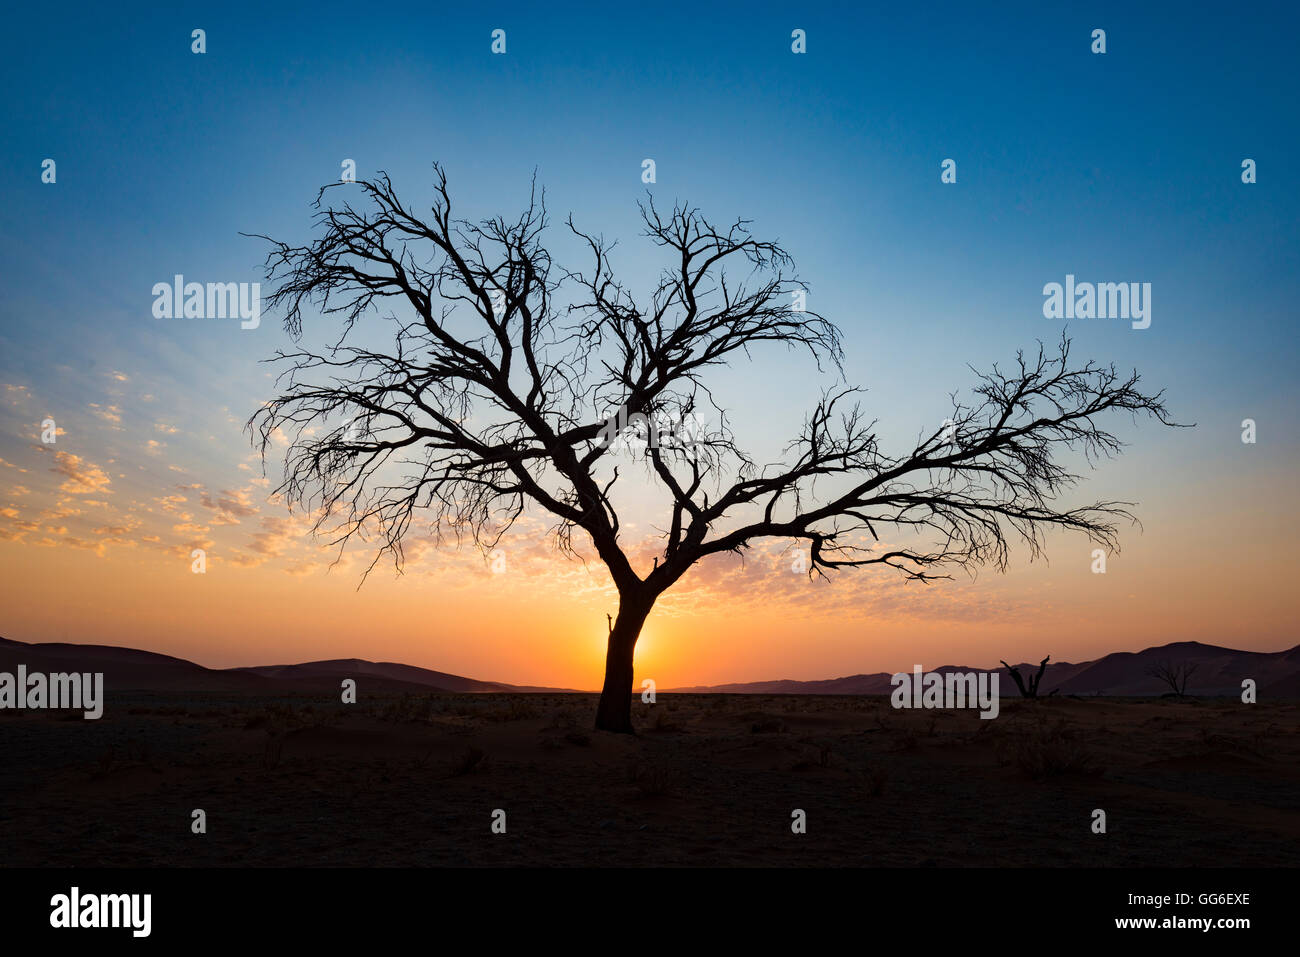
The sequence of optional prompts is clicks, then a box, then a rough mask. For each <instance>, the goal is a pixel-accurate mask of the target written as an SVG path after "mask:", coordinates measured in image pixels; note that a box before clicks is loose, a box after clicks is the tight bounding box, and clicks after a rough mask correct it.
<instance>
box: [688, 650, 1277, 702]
mask: <svg viewBox="0 0 1300 957" xmlns="http://www.w3.org/2000/svg"><path fill="white" fill-rule="evenodd" d="M1157 662H1169V663H1171V664H1175V665H1179V664H1183V663H1184V662H1190V663H1192V664H1194V665H1195V666H1196V671H1195V672H1194V673H1193V674H1192V677H1191V679H1190V681H1189V682H1188V685H1187V693H1188V694H1193V695H1195V694H1200V695H1234V696H1235V695H1239V694H1240V693H1241V682H1242V680H1243V679H1245V678H1253V679H1254V681H1255V685H1256V689H1257V691H1258V692H1259V694H1261V695H1266V696H1268V697H1272V698H1296V697H1300V645H1296V646H1295V647H1294V648H1290V649H1288V650H1286V651H1272V652H1269V651H1238V650H1237V649H1235V648H1220V647H1218V646H1217V645H1206V644H1202V643H1201V642H1199V641H1176V642H1173V643H1171V644H1168V645H1160V646H1158V647H1155V648H1147V649H1145V650H1144V651H1138V652H1132V651H1116V652H1112V653H1111V654H1109V655H1106V656H1105V657H1104V658H1098V659H1097V660H1096V661H1082V662H1079V663H1077V664H1072V663H1070V662H1067V661H1061V662H1051V663H1049V664H1048V666H1047V670H1046V671H1045V672H1044V674H1043V681H1042V684H1041V685H1040V686H1039V694H1040V695H1047V694H1051V693H1052V692H1053V691H1057V692H1059V693H1060V694H1075V695H1094V694H1102V695H1140V696H1147V695H1159V694H1163V693H1164V692H1166V691H1168V690H1169V686H1168V685H1166V684H1164V683H1163V682H1161V681H1160V680H1159V679H1157V678H1153V677H1151V676H1150V675H1149V674H1147V672H1148V670H1149V669H1150V668H1151V667H1152V666H1153V665H1155V664H1156V663H1157ZM1016 667H1017V668H1019V669H1020V673H1021V674H1022V675H1027V674H1028V675H1032V674H1036V673H1037V671H1038V663H1037V662H1034V663H1032V664H1030V663H1027V662H1022V663H1021V664H1019V665H1016ZM899 670H900V671H910V670H911V666H908V667H905V668H900V669H899ZM925 670H926V671H937V672H941V673H943V674H947V673H948V672H953V671H956V672H969V671H990V670H998V671H1001V672H1002V673H1003V675H1004V677H1005V675H1006V669H1005V668H1002V667H1001V666H998V667H997V668H996V669H989V668H971V667H968V666H965V665H944V666H943V667H941V668H930V667H928V666H926V668H925ZM893 674H894V673H892V672H891V673H885V672H880V673H879V674H869V675H850V676H848V677H845V678H830V679H827V680H824V681H789V680H786V681H755V682H749V683H743V684H726V685H711V686H696V687H690V688H674V689H668V690H672V691H682V692H714V693H719V692H731V693H738V694H865V695H871V694H889V693H890V692H891V691H892V690H893V686H892V685H891V684H890V679H891V678H892V677H893ZM1000 691H1001V693H1002V695H1003V696H1004V697H1016V696H1017V695H1018V694H1019V693H1018V692H1017V691H1016V688H1015V684H1014V683H1013V682H1011V681H1010V680H1007V681H1006V682H1005V683H1003V684H1002V686H1001V688H1000Z"/></svg>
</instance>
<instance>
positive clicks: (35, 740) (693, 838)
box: [0, 694, 1300, 867]
mask: <svg viewBox="0 0 1300 957" xmlns="http://www.w3.org/2000/svg"><path fill="white" fill-rule="evenodd" d="M594 708H595V699H594V696H589V695H558V694H556V695H546V694H543V695H386V696H385V695H380V696H372V697H370V698H363V701H362V702H361V703H359V704H356V705H351V706H345V705H341V704H337V703H332V702H329V701H327V700H326V699H325V698H323V697H322V698H307V697H302V698H277V699H266V698H248V697H244V698H240V697H231V696H229V695H227V696H215V695H214V696H210V697H196V696H188V697H186V696H179V695H172V696H168V695H148V696H146V695H138V696H133V697H132V696H123V697H117V698H113V697H110V698H109V702H108V706H107V709H106V713H105V716H104V718H102V719H101V720H99V721H85V720H82V719H81V717H80V715H79V714H77V715H75V716H70V715H68V714H50V713H38V714H33V713H20V712H13V711H6V712H0V754H3V755H4V760H3V763H2V766H0V860H2V861H3V862H4V864H5V865H7V866H24V865H60V866H123V865H132V866H176V865H179V866H222V865H229V866H241V865H242V866H247V865H252V866H289V865H306V866H316V865H325V866H375V865H380V866H385V865H417V866H420V865H429V866H444V865H452V866H475V865H488V866H500V865H512V864H523V865H533V866H547V865H614V866H637V865H684V866H693V865H714V866H718V865H724V866H730V865H740V866H803V865H847V866H905V867H909V866H923V867H924V866H938V867H953V866H957V867H960V866H1002V865H1010V866H1038V867H1041V866H1060V867H1066V866H1102V867H1132V866H1247V865H1265V866H1290V867H1294V866H1297V865H1300V760H1298V759H1300V703H1295V702H1286V703H1273V704H1257V705H1243V704H1239V703H1236V702H1234V701H1231V700H1227V699H1202V700H1186V701H1180V700H1172V699H1165V700H1161V699H1141V700H1138V699H1118V698H1059V697H1058V698H1053V699H1050V700H1046V701H1042V702H1037V703H1033V702H1020V701H1017V700H1014V699H1013V700H1007V699H1004V700H1003V705H1002V714H1001V716H1000V717H999V718H997V719H995V720H992V721H988V720H983V721H982V720H980V719H979V718H978V717H977V714H976V713H975V712H952V711H948V712H943V711H938V712H936V711H910V712H909V711H895V710H893V709H891V708H890V706H889V703H888V700H887V699H885V698H866V697H830V696H754V695H662V694H661V695H660V696H659V699H658V702H657V703H656V704H654V705H645V704H642V703H640V702H639V701H637V702H636V703H635V705H634V708H635V718H634V720H635V721H636V723H637V725H638V727H639V728H640V729H641V730H640V734H639V735H637V736H636V737H629V736H620V735H609V734H604V733H597V732H594V731H591V730H590V725H591V720H592V715H593V714H594ZM195 808H202V809H203V810H204V811H205V812H206V814H207V833H206V834H202V835H199V834H193V833H191V811H192V810H193V809H195ZM498 808H500V809H503V810H504V811H505V812H506V833H505V834H493V833H492V831H491V824H492V814H493V811H494V810H495V809H498ZM1096 808H1101V809H1103V810H1104V811H1105V812H1106V816H1107V821H1106V823H1107V833H1105V834H1094V833H1092V830H1091V824H1092V812H1093V810H1094V809H1096ZM795 809H802V810H803V811H805V812H806V816H807V833H804V834H795V833H792V831H791V820H792V818H791V814H792V811H794V810H795Z"/></svg>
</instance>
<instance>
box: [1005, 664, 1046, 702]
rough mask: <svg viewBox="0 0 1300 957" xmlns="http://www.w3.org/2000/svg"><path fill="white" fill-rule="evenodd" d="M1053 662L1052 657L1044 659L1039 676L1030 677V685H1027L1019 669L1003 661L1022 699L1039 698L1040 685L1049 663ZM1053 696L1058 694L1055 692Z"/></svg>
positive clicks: (1039, 669)
mask: <svg viewBox="0 0 1300 957" xmlns="http://www.w3.org/2000/svg"><path fill="white" fill-rule="evenodd" d="M1051 660H1052V656H1051V655H1048V656H1047V657H1046V658H1044V659H1043V660H1042V661H1040V662H1039V663H1038V674H1036V675H1030V677H1029V684H1028V685H1026V684H1025V679H1024V678H1022V677H1020V669H1019V668H1013V667H1012V666H1011V665H1009V664H1007V663H1006V662H1005V661H1003V662H1002V664H1003V666H1004V667H1005V668H1006V669H1007V673H1008V674H1009V675H1011V680H1012V681H1014V682H1015V683H1016V687H1017V688H1018V689H1019V690H1020V697H1022V698H1037V697H1038V685H1039V683H1040V682H1041V681H1042V680H1043V673H1044V672H1045V671H1047V663H1048V662H1049V661H1051ZM1052 694H1056V692H1055V691H1053V692H1052ZM1049 697H1050V695H1049Z"/></svg>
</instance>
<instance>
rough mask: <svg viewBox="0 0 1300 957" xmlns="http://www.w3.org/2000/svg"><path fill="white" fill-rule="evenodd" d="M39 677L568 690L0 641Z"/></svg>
mask: <svg viewBox="0 0 1300 957" xmlns="http://www.w3.org/2000/svg"><path fill="white" fill-rule="evenodd" d="M20 664H23V665H26V666H27V670H28V671H29V672H31V671H42V672H47V673H48V672H64V671H95V672H98V671H102V672H104V684H105V686H106V688H107V689H108V690H109V691H158V692H180V691H223V692H240V693H253V694H278V693H285V694H292V693H295V692H312V693H314V692H321V691H337V690H338V688H339V682H341V681H342V680H343V679H344V678H356V679H358V684H364V686H365V687H366V688H367V689H368V690H371V691H406V692H419V693H427V692H430V691H443V692H449V693H478V694H483V693H492V692H501V693H506V692H513V693H520V692H529V691H550V692H555V691H570V690H572V689H569V688H540V687H532V686H527V685H508V684H503V683H502V682H498V681H475V680H474V679H473V678H462V677H460V676H459V675H449V674H444V673H443V672H441V671H430V670H429V669H427V668H416V667H414V666H412V665H402V664H394V663H391V662H382V661H365V660H363V659H361V658H339V659H334V660H331V661H309V662H305V663H303V664H298V665H261V666H258V667H252V668H224V669H214V668H204V667H203V666H202V665H198V664H195V663H194V662H192V661H186V660H185V659H184V658H173V657H172V656H171V655H160V654H156V653H155V652H152V651H139V650H137V649H134V648H119V647H116V646H113V645H77V644H65V643H61V642H60V643H50V644H28V643H26V642H21V641H12V640H10V639H7V638H0V671H13V670H14V669H15V668H16V667H17V666H18V665H20Z"/></svg>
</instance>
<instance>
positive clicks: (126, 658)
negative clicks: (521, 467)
mask: <svg viewBox="0 0 1300 957" xmlns="http://www.w3.org/2000/svg"><path fill="white" fill-rule="evenodd" d="M1157 662H1170V663H1172V664H1182V663H1184V662H1191V663H1193V664H1195V665H1196V671H1195V673H1194V674H1193V675H1192V677H1191V680H1190V681H1189V683H1188V687H1187V691H1188V694H1196V695H1234V696H1235V695H1239V694H1240V693H1241V682H1242V680H1243V679H1245V678H1253V679H1254V680H1255V683H1256V686H1257V689H1258V693H1259V694H1260V695H1261V697H1268V698H1275V699H1276V698H1300V645H1297V646H1296V647H1294V648H1290V649H1288V650H1286V651H1275V652H1260V651H1239V650H1236V649H1233V648H1220V647H1218V646H1216V645H1206V644H1202V643H1201V642H1197V641H1177V642H1173V643H1172V644H1168V645H1161V646H1159V647H1156V648H1147V649H1145V650H1144V651H1139V652H1129V651H1117V652H1114V653H1112V654H1109V655H1106V656H1105V657H1104V658H1098V659H1097V660H1096V661H1084V662H1079V663H1077V664H1072V663H1070V662H1052V663H1050V664H1048V666H1047V671H1046V672H1045V673H1044V675H1043V682H1042V685H1041V687H1040V689H1039V691H1040V694H1044V695H1046V694H1050V693H1051V692H1052V691H1058V692H1059V693H1060V694H1075V695H1095V694H1101V695H1139V696H1147V695H1159V694H1162V693H1164V692H1166V691H1168V690H1169V688H1168V687H1167V686H1166V685H1164V684H1163V683H1161V682H1160V681H1159V680H1158V679H1156V678H1153V677H1151V676H1150V675H1148V674H1147V672H1148V670H1149V669H1150V668H1151V667H1152V666H1153V665H1155V664H1156V663H1157ZM20 664H23V665H26V666H27V669H28V671H29V672H30V671H42V672H47V673H49V672H67V671H91V672H100V671H102V672H104V682H105V687H106V689H107V690H108V691H111V692H116V691H157V692H177V691H199V692H202V691H215V692H241V693H254V694H277V693H285V694H291V693H295V692H306V693H316V692H321V691H333V690H337V689H338V687H339V682H341V681H342V680H343V679H344V678H356V679H359V681H358V683H359V684H361V683H364V685H365V687H366V688H367V689H368V690H371V691H394V692H413V693H414V692H419V693H427V692H430V691H441V692H447V693H452V694H467V693H469V694H484V693H516V694H517V693H521V692H562V691H572V690H574V689H571V688H545V687H536V686H531V685H509V684H504V683H502V682H499V681H478V680H475V679H473V678H464V677H461V676H460V675H452V674H446V673H444V672H441V671H431V670H429V669H428V668H417V667H415V666H413V665H403V664H397V663H394V662H376V661H366V660H365V659H362V658H337V659H332V660H328V661H309V662H304V663H302V664H296V665H259V666H255V667H248V668H225V669H214V668H204V667H203V666H202V665H198V664H195V663H194V662H192V661H186V660H185V659H184V658H174V657H172V656H171V655H161V654H156V653H155V652H151V651H140V650H138V649H134V648H119V647H116V646H112V645H79V644H68V643H61V642H60V643H48V644H28V643H26V642H21V641H12V640H10V639H7V638H0V671H9V672H12V671H14V669H15V668H16V667H17V666H18V665H20ZM913 664H915V663H913ZM911 667H912V664H908V665H906V666H903V667H900V669H899V670H900V671H910V670H911ZM1018 667H1019V668H1020V672H1021V674H1026V673H1028V674H1033V673H1035V672H1036V671H1037V670H1038V664H1037V663H1033V664H1030V663H1022V664H1020V665H1019V666H1018ZM925 670H926V671H937V672H941V673H945V674H946V673H948V672H952V671H957V672H970V671H985V670H998V671H1002V672H1003V673H1004V676H1005V670H1004V669H1002V668H1000V667H999V668H997V669H986V668H972V667H969V666H965V665H961V666H958V665H944V666H943V667H941V668H930V667H928V666H926V669H925ZM892 674H893V673H887V672H880V673H878V674H862V675H850V676H848V677H844V678H829V679H826V680H823V681H793V680H778V681H753V682H745V683H738V684H723V685H707V686H706V685H697V686H694V687H689V688H665V689H660V690H661V691H662V692H677V693H705V692H707V693H714V694H716V693H731V694H840V695H843V694H848V695H887V694H889V693H890V692H891V691H892V690H893V687H892V685H891V684H890V678H891V677H892ZM1000 690H1001V693H1002V696H1003V697H1008V698H1013V697H1016V696H1017V692H1016V690H1015V686H1014V684H1012V683H1011V682H1010V681H1009V680H1007V681H1004V682H1003V683H1002V685H1001V689H1000Z"/></svg>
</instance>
